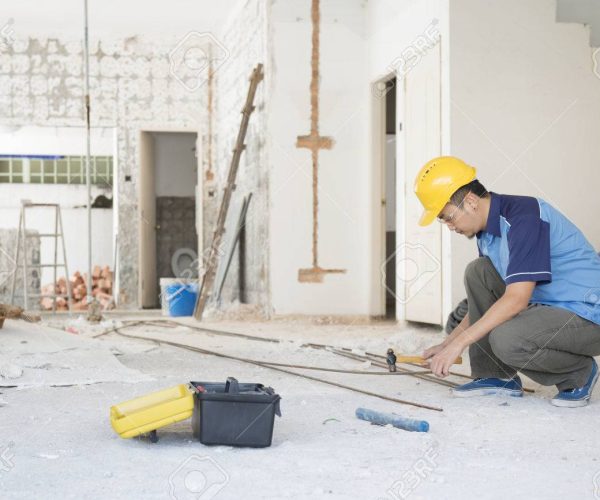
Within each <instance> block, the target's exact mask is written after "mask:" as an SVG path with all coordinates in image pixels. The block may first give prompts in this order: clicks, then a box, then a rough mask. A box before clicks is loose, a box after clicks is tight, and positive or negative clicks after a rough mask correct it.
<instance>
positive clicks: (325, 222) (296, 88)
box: [269, 0, 370, 314]
mask: <svg viewBox="0 0 600 500" xmlns="http://www.w3.org/2000/svg"><path fill="white" fill-rule="evenodd" d="M363 5H364V4H363V2H361V1H359V0H352V1H344V2H339V1H330V0H323V1H322V2H321V31H320V33H321V47H320V53H321V66H320V67H321V80H320V123H319V127H320V134H321V135H322V136H330V137H332V138H333V139H334V141H335V144H334V146H333V148H332V149H331V150H321V152H320V154H319V225H320V230H319V265H320V266H321V267H323V268H342V269H346V270H347V272H346V274H329V275H326V276H325V278H324V280H323V283H321V284H311V283H299V282H298V270H299V269H301V268H310V267H311V264H312V253H311V249H312V166H311V152H310V151H309V150H308V149H299V148H296V146H295V144H296V138H297V136H299V135H308V134H309V133H310V90H309V86H310V76H311V66H310V64H311V63H310V58H311V33H312V27H311V21H310V7H311V2H309V1H302V2H274V3H273V6H272V39H271V47H272V50H273V60H272V65H273V75H272V78H273V81H272V88H271V89H270V92H271V99H270V103H269V106H270V110H269V143H270V149H269V159H270V168H271V176H270V179H271V183H270V190H271V210H270V231H269V233H270V244H271V261H270V262H271V296H272V303H273V308H274V312H275V314H290V313H299V314H368V313H369V290H368V287H367V282H368V265H369V262H368V255H369V245H370V242H369V232H368V212H369V203H370V200H369V195H368V189H367V188H366V186H368V178H369V174H368V160H367V158H368V156H367V155H368V150H367V145H368V141H367V137H366V131H367V119H368V114H367V113H368V105H367V101H366V99H367V98H368V95H369V91H368V85H367V79H366V70H367V58H366V55H367V52H366V43H365V39H364V20H365V9H364V6H363Z"/></svg>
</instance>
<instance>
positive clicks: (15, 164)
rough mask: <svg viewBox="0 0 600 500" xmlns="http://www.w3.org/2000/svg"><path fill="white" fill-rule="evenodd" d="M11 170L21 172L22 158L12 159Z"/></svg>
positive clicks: (15, 172)
mask: <svg viewBox="0 0 600 500" xmlns="http://www.w3.org/2000/svg"><path fill="white" fill-rule="evenodd" d="M12 171H13V174H21V173H23V160H13V161H12Z"/></svg>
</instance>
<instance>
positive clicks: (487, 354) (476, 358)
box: [465, 257, 600, 390]
mask: <svg viewBox="0 0 600 500" xmlns="http://www.w3.org/2000/svg"><path fill="white" fill-rule="evenodd" d="M465 288H466V289H467V299H468V302H469V320H470V323H471V324H473V323H475V322H476V321H477V320H478V319H479V318H481V317H482V316H483V315H484V313H485V312H486V311H487V310H488V309H489V308H490V307H491V306H492V304H493V303H494V302H496V301H497V300H498V299H499V298H500V297H501V296H502V295H503V294H504V291H505V290H506V285H505V283H504V281H503V280H502V278H501V277H500V275H499V274H498V272H497V271H496V269H495V268H494V265H493V264H492V262H491V260H490V259H489V258H488V257H479V258H478V259H475V260H474V261H472V262H470V263H469V265H468V266H467V268H466V270H465ZM598 355H600V325H597V324H596V323H593V322H592V321H588V320H587V319H584V318H582V317H581V316H578V315H577V314H575V313H572V312H571V311H568V310H566V309H562V308H559V307H552V306H546V305H542V304H529V306H528V307H527V309H525V310H523V311H521V312H520V313H519V314H517V315H516V316H515V317H514V318H512V319H510V320H508V321H506V322H504V323H502V324H501V325H499V326H497V327H496V328H494V329H493V330H492V331H491V332H490V333H489V334H488V335H486V336H485V337H483V338H482V339H481V340H479V341H478V342H476V343H475V344H472V345H471V346H470V347H469V358H470V360H471V372H472V375H473V377H498V378H510V377H513V376H514V375H515V374H516V373H517V371H519V372H521V373H523V374H525V375H527V376H528V377H529V378H531V379H532V380H534V381H535V382H538V383H539V384H541V385H556V386H557V387H558V389H559V390H565V389H571V388H577V387H582V386H583V385H585V383H586V382H587V380H588V378H589V376H590V373H591V370H592V356H598Z"/></svg>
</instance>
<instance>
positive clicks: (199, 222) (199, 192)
mask: <svg viewBox="0 0 600 500" xmlns="http://www.w3.org/2000/svg"><path fill="white" fill-rule="evenodd" d="M152 132H157V133H161V132H165V133H186V134H195V135H196V169H197V179H196V196H195V197H196V211H195V220H196V232H197V234H198V256H199V257H200V256H201V255H202V252H203V250H204V238H203V232H204V231H203V227H204V224H203V220H204V218H203V213H204V211H203V201H204V196H203V195H204V190H203V172H202V166H203V161H202V159H203V148H202V140H201V138H202V131H201V129H200V128H190V127H168V126H165V127H161V126H145V127H142V128H140V129H138V131H137V139H138V146H139V147H138V155H137V164H138V183H137V196H138V209H137V215H138V221H139V227H138V300H137V302H138V307H139V308H140V309H143V303H144V300H143V297H144V295H143V292H144V290H143V284H142V278H143V273H142V269H141V266H142V262H143V260H144V259H145V256H144V255H143V254H144V252H145V251H147V249H144V248H143V245H142V244H141V241H142V225H141V222H142V220H143V219H142V203H141V200H142V196H143V194H144V193H143V189H144V183H143V182H141V179H140V178H139V177H140V175H139V174H141V170H142V155H143V153H142V148H141V144H142V141H143V139H142V137H143V134H147V133H152ZM152 160H154V154H153V155H152ZM151 168H152V169H153V170H154V169H155V165H154V161H152V165H151ZM154 194H155V198H156V191H155V192H154ZM153 248H154V250H150V251H151V252H154V254H155V255H154V266H155V269H156V244H154V245H153ZM201 267H202V259H201V258H199V259H198V271H199V272H200V268H201ZM155 272H156V271H155ZM154 282H156V278H154ZM157 292H159V293H160V290H157Z"/></svg>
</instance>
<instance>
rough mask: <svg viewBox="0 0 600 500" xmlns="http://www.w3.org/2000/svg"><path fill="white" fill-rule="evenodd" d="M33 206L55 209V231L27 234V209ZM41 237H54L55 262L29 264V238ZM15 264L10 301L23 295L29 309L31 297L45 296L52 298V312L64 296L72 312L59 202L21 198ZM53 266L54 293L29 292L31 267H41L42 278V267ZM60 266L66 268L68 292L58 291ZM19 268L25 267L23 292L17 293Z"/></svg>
mask: <svg viewBox="0 0 600 500" xmlns="http://www.w3.org/2000/svg"><path fill="white" fill-rule="evenodd" d="M31 208H53V209H54V232H53V233H38V234H27V218H26V213H27V209H31ZM32 237H35V238H37V237H39V238H54V263H53V264H42V263H39V264H28V263H27V238H32ZM59 239H60V242H61V246H62V254H63V255H62V257H63V262H62V264H59V263H58V240H59ZM21 246H23V259H22V262H19V258H20V256H21V251H20V249H21ZM15 264H16V270H15V272H14V274H13V279H12V287H11V294H10V302H11V304H14V299H15V297H18V296H22V297H23V307H24V308H25V310H28V309H29V299H30V298H37V299H38V300H39V299H42V298H44V297H50V298H52V312H53V313H55V312H56V299H57V298H58V297H64V298H65V299H67V307H68V309H69V313H70V312H71V299H70V297H71V282H70V281H69V268H68V267H67V250H66V247H65V237H64V231H63V223H62V215H61V212H60V205H59V204H58V203H32V202H31V201H29V200H21V214H20V216H19V231H18V233H17V248H16V251H15ZM48 267H50V268H53V269H54V280H53V284H54V288H53V293H46V294H44V293H29V290H28V275H29V269H31V268H35V269H40V278H41V269H42V268H48ZM59 267H62V268H64V270H65V279H66V282H67V293H66V294H61V293H56V278H57V276H56V274H57V269H58V268H59ZM19 269H23V294H22V295H21V294H17V295H16V294H15V287H16V284H17V275H18V273H19Z"/></svg>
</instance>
